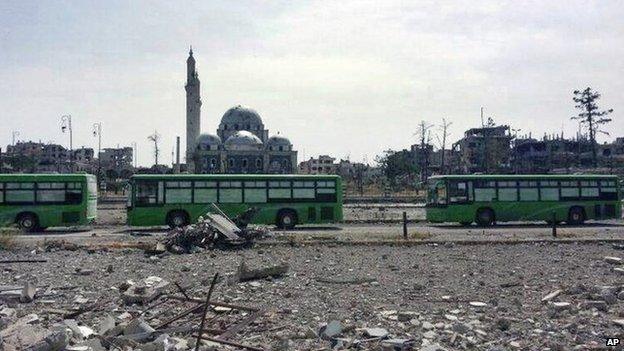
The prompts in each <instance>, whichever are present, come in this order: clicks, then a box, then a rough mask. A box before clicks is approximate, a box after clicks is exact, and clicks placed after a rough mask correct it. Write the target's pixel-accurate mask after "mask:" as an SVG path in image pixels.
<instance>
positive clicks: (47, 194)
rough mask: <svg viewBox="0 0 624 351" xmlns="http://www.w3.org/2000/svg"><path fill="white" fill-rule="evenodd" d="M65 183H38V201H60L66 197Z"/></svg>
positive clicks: (63, 200)
mask: <svg viewBox="0 0 624 351" xmlns="http://www.w3.org/2000/svg"><path fill="white" fill-rule="evenodd" d="M65 195H66V193H65V183H38V184H37V202H59V203H63V202H65V201H66V199H65Z"/></svg>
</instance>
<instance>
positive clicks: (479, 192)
mask: <svg viewBox="0 0 624 351" xmlns="http://www.w3.org/2000/svg"><path fill="white" fill-rule="evenodd" d="M474 193H475V195H474V196H475V201H483V202H490V201H494V200H495V199H496V182H494V181H487V180H481V181H475V182H474Z"/></svg>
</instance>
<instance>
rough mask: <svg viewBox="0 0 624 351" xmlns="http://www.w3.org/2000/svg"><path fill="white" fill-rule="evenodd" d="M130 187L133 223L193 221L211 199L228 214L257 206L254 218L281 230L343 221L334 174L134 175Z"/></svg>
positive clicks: (130, 220) (173, 224)
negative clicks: (302, 225) (306, 224)
mask: <svg viewBox="0 0 624 351" xmlns="http://www.w3.org/2000/svg"><path fill="white" fill-rule="evenodd" d="M130 189H131V191H130V193H129V196H128V211H127V212H128V225H131V226H157V225H165V224H166V225H169V226H170V227H179V226H184V225H186V224H189V223H195V222H196V221H197V218H198V217H199V216H201V215H204V214H206V213H207V212H214V211H215V210H214V208H213V207H212V204H213V203H214V204H216V205H217V206H218V207H219V208H220V209H221V210H222V211H223V212H224V213H225V214H226V215H228V216H229V217H236V216H237V215H239V214H241V213H243V212H244V211H245V210H247V209H248V208H251V207H256V208H258V209H259V212H258V213H257V214H256V216H255V217H254V218H253V220H252V223H255V224H275V225H277V226H278V227H280V228H285V229H290V228H293V227H294V226H295V225H296V224H304V223H328V222H334V221H341V220H342V182H341V178H340V177H338V176H333V175H323V176H312V175H250V174H244V175H243V174H236V175H224V174H220V175H203V174H193V175H188V174H183V175H134V176H132V177H131V178H130Z"/></svg>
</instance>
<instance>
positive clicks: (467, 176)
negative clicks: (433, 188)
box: [429, 174, 618, 180]
mask: <svg viewBox="0 0 624 351" xmlns="http://www.w3.org/2000/svg"><path fill="white" fill-rule="evenodd" d="M605 178H607V179H608V178H613V179H618V176H616V175H610V174H606V175H601V174H464V175H460V174H457V175H455V174H454V175H437V176H431V177H429V179H431V180H436V179H467V180H478V179H558V180H562V179H564V180H570V179H605Z"/></svg>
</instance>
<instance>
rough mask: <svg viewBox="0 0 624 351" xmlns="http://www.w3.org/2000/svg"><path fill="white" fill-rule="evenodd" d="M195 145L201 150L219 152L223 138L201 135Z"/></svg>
mask: <svg viewBox="0 0 624 351" xmlns="http://www.w3.org/2000/svg"><path fill="white" fill-rule="evenodd" d="M195 144H196V145H197V149H199V150H217V149H218V148H219V146H220V145H221V138H219V137H218V136H216V135H213V134H200V135H199V136H198V137H197V139H196V140H195Z"/></svg>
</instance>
